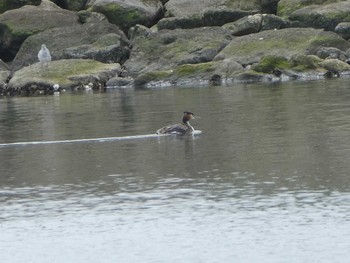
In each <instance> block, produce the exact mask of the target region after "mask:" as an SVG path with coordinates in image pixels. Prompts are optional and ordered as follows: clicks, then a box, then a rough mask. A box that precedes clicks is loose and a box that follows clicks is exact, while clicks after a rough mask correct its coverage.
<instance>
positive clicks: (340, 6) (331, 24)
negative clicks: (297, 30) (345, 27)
mask: <svg viewBox="0 0 350 263" xmlns="http://www.w3.org/2000/svg"><path fill="white" fill-rule="evenodd" d="M288 17H289V19H290V20H292V21H297V22H298V25H299V26H301V27H313V28H323V29H325V30H334V29H335V27H336V26H337V25H338V24H339V23H340V22H349V21H350V1H343V2H337V3H332V4H328V5H322V6H317V5H312V6H308V7H304V8H301V9H298V10H296V11H294V12H293V13H292V14H291V15H289V16H288Z"/></svg>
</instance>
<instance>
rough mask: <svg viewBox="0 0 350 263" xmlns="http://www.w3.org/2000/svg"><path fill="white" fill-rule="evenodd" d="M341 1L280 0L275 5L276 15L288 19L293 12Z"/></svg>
mask: <svg viewBox="0 0 350 263" xmlns="http://www.w3.org/2000/svg"><path fill="white" fill-rule="evenodd" d="M339 1H341V0H280V1H278V5H277V15H278V16H283V17H288V16H289V15H290V14H291V13H293V12H294V11H295V10H298V9H301V8H304V7H307V6H312V5H325V4H330V3H336V2H339Z"/></svg>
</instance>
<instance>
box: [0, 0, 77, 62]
mask: <svg viewBox="0 0 350 263" xmlns="http://www.w3.org/2000/svg"><path fill="white" fill-rule="evenodd" d="M78 20H79V17H78V15H77V14H76V13H75V12H71V11H67V10H64V9H61V8H59V7H58V6H56V5H55V4H54V3H52V2H50V1H48V0H43V1H42V3H41V4H40V6H31V5H26V6H23V7H21V8H19V9H15V10H10V11H7V12H5V13H3V14H1V15H0V28H1V30H0V58H1V59H3V60H4V61H10V60H12V59H13V58H14V57H15V55H16V53H17V51H18V50H19V48H20V46H21V44H22V43H23V41H24V40H25V39H26V38H27V37H29V36H31V35H33V34H36V33H38V32H42V31H44V30H46V29H49V28H55V27H63V26H74V25H77V24H78Z"/></svg>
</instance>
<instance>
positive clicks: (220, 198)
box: [0, 79, 350, 263]
mask: <svg viewBox="0 0 350 263" xmlns="http://www.w3.org/2000/svg"><path fill="white" fill-rule="evenodd" d="M184 110H190V111H193V112H194V113H195V114H197V115H199V116H200V117H201V118H200V119H197V120H194V121H192V125H193V126H194V127H195V128H196V129H198V130H201V131H202V132H203V133H202V134H200V135H196V136H188V137H176V136H164V137H154V136H145V137H143V136H140V135H150V134H152V133H154V132H155V131H156V130H157V129H158V128H160V127H161V126H164V125H166V124H169V123H176V122H178V120H179V119H180V118H181V113H182V111H184ZM349 135H350V87H349V79H338V80H328V81H315V82H289V83H283V84H250V85H236V86H233V87H210V88H203V87H202V88H177V89H159V90H135V91H134V90H110V91H108V92H107V93H98V94H71V93H66V94H61V95H60V96H49V97H36V98H4V99H1V100H0V165H1V168H0V169H1V170H0V262H11V263H12V262H78V263H79V262H84V263H86V262H191V263H192V262H208V263H209V262H210V263H212V262H220V263H221V262H267V263H271V262H327V263H328V262H348V258H349V256H350V251H349V244H350V162H349V157H350V140H349ZM110 137H112V138H111V139H107V140H99V139H96V138H110ZM80 139H84V140H81V141H80ZM90 139H91V140H90ZM74 140H75V141H74ZM76 140H78V141H76ZM50 141H51V143H46V144H37V145H36V144H25V143H23V144H12V143H17V142H50ZM52 141H65V142H59V143H52Z"/></svg>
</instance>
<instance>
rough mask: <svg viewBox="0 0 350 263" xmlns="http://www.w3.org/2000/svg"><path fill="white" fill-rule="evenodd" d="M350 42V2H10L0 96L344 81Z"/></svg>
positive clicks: (2, 8) (1, 44) (2, 26)
mask: <svg viewBox="0 0 350 263" xmlns="http://www.w3.org/2000/svg"><path fill="white" fill-rule="evenodd" d="M349 38H350V1H339V0H327V1H326V0H314V1H313V0H310V1H304V0H265V1H260V0H259V1H258V0H247V1H235V0H211V1H207V0H197V1H193V0H132V1H124V0H88V1H86V0H52V1H49V0H23V1H2V3H0V59H1V60H0V95H32V94H50V93H53V91H54V88H53V86H54V85H55V84H58V85H59V87H60V88H64V89H84V87H88V88H95V89H97V88H99V89H104V88H105V87H107V86H109V87H164V86H177V85H178V86H180V85H181V86H182V85H223V84H232V83H238V82H256V81H283V80H291V79H317V78H326V77H327V78H328V77H339V76H342V75H347V74H349V72H350V66H349V64H348V62H349V58H350V42H349V41H348V40H349ZM42 44H46V46H47V47H48V48H49V50H50V52H51V57H52V61H51V62H49V63H40V62H39V61H38V57H37V54H38V51H39V49H40V47H41V45H42ZM55 87H56V88H57V85H55Z"/></svg>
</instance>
